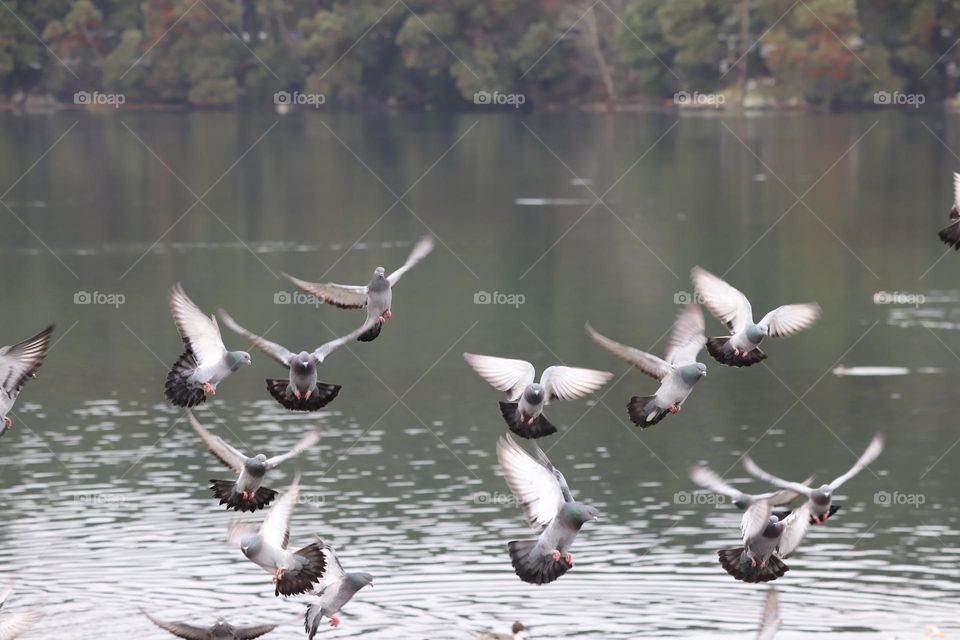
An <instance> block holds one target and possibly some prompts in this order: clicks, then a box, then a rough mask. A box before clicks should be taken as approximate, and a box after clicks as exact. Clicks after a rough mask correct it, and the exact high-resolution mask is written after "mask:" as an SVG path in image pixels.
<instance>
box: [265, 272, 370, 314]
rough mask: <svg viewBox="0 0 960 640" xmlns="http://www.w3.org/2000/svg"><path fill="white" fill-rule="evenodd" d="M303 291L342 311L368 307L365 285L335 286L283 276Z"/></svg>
mask: <svg viewBox="0 0 960 640" xmlns="http://www.w3.org/2000/svg"><path fill="white" fill-rule="evenodd" d="M283 275H285V276H286V277H287V280H289V281H290V282H292V283H293V284H295V285H296V286H297V288H299V289H300V290H302V291H305V292H306V293H309V294H310V295H312V296H316V297H317V298H318V299H320V300H323V301H324V302H326V303H327V304H332V305H333V306H335V307H340V308H341V309H362V308H363V307H365V306H367V287H366V286H365V285H352V284H335V283H333V282H307V281H306V280H300V279H299V278H294V277H293V276H291V275H289V274H286V273H285V274H283Z"/></svg>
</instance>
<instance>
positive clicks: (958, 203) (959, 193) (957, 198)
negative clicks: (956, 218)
mask: <svg viewBox="0 0 960 640" xmlns="http://www.w3.org/2000/svg"><path fill="white" fill-rule="evenodd" d="M953 206H954V207H956V208H957V211H960V173H957V172H956V171H954V172H953Z"/></svg>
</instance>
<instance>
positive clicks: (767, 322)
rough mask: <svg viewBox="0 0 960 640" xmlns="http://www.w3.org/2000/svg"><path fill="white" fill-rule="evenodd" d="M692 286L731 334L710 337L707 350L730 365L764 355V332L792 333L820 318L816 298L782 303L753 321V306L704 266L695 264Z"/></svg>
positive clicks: (757, 359) (747, 362)
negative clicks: (728, 335)
mask: <svg viewBox="0 0 960 640" xmlns="http://www.w3.org/2000/svg"><path fill="white" fill-rule="evenodd" d="M691 277H692V278H693V286H694V288H695V289H696V291H697V295H698V296H699V298H700V300H702V301H703V304H704V305H706V307H707V309H709V310H710V313H712V314H713V315H714V316H715V317H716V318H717V319H718V320H720V321H721V322H723V323H724V324H726V325H727V328H728V329H729V330H730V334H731V335H730V337H720V338H710V339H708V340H707V351H709V352H710V355H711V356H713V357H714V358H716V360H717V362H719V363H721V364H725V365H728V366H731V367H749V366H750V365H753V364H756V363H758V362H760V361H761V360H765V359H766V358H767V354H765V353H764V352H763V351H762V350H761V349H760V343H761V342H763V339H764V338H765V337H767V336H769V337H771V338H782V337H786V336H792V335H793V334H795V333H798V332H800V331H802V330H804V329H806V328H808V327H810V326H812V325H813V323H815V322H816V321H817V320H819V319H820V315H821V313H822V309H821V308H820V305H818V304H817V303H815V302H808V303H803V304H785V305H783V306H780V307H777V308H776V309H774V310H773V311H771V312H769V313H768V314H767V315H765V316H763V318H761V319H760V322H757V323H754V321H753V308H752V307H751V306H750V301H749V300H748V299H747V297H746V296H745V295H743V294H742V293H740V291H738V290H737V289H735V288H734V287H732V286H731V285H729V284H727V283H726V282H724V281H723V280H721V279H720V278H718V277H717V276H715V275H713V274H712V273H710V272H709V271H706V270H705V269H701V268H700V267H694V268H693V271H692V272H691Z"/></svg>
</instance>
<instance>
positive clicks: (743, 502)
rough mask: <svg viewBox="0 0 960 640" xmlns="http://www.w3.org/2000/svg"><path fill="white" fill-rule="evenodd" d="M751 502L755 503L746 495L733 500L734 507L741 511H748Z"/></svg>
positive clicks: (739, 495) (740, 495)
mask: <svg viewBox="0 0 960 640" xmlns="http://www.w3.org/2000/svg"><path fill="white" fill-rule="evenodd" d="M751 502H753V501H752V500H751V499H750V496H748V495H747V494H745V493H741V494H738V495H737V497H736V498H734V499H733V506H735V507H736V508H737V509H740V511H746V510H747V507H749V506H750V503H751Z"/></svg>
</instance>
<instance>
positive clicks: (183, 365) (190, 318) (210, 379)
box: [164, 283, 250, 407]
mask: <svg viewBox="0 0 960 640" xmlns="http://www.w3.org/2000/svg"><path fill="white" fill-rule="evenodd" d="M170 312H171V313H172V314H173V320H174V322H176V324H177V331H178V332H180V338H181V339H182V340H183V344H184V345H185V346H186V351H184V352H183V355H181V356H180V357H179V358H178V359H177V361H176V362H175V363H174V365H173V368H171V369H170V373H168V374H167V382H166V386H165V388H164V391H165V393H166V396H167V400H169V401H170V402H171V403H172V404H173V405H175V406H177V407H194V406H196V405H198V404H200V403H202V402H206V400H207V394H208V393H209V394H211V395H212V394H215V393H216V392H217V385H218V384H220V383H221V382H223V381H224V380H225V379H227V378H228V377H229V376H230V374H232V373H233V372H234V371H236V370H237V369H239V368H240V367H241V365H245V364H250V354H249V353H247V352H246V351H227V348H226V347H224V346H223V338H221V337H220V327H219V326H217V319H216V318H215V317H214V316H210V317H209V318H208V317H207V316H206V315H204V313H203V312H202V311H200V308H199V307H197V305H195V304H194V303H193V300H191V299H190V298H188V297H187V294H186V293H184V291H183V287H182V286H180V283H177V284H176V285H174V287H173V289H172V290H171V291H170Z"/></svg>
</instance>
